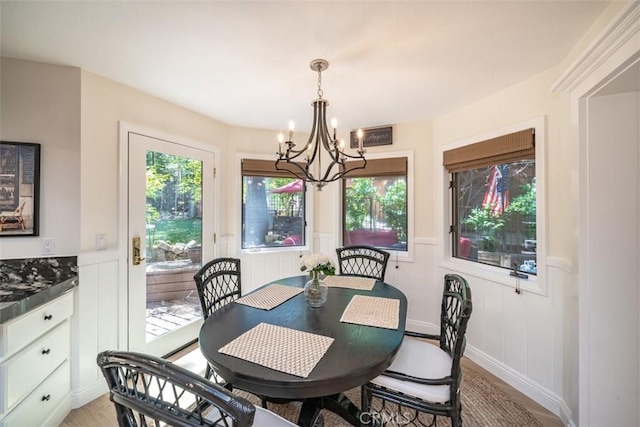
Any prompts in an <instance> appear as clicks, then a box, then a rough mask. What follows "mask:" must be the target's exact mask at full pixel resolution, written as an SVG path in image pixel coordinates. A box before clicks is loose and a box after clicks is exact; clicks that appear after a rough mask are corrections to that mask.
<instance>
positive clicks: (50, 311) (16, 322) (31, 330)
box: [0, 292, 73, 359]
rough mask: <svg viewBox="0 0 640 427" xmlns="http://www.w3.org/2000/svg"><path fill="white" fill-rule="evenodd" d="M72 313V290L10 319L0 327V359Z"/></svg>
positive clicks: (17, 349)
mask: <svg viewBox="0 0 640 427" xmlns="http://www.w3.org/2000/svg"><path fill="white" fill-rule="evenodd" d="M71 314H73V292H68V293H66V294H64V295H62V296H60V297H58V298H56V299H55V300H53V301H51V302H48V303H46V304H44V305H41V306H40V307H36V308H34V309H33V310H31V311H30V312H28V313H27V314H24V315H22V316H20V317H18V318H16V319H13V320H10V321H8V322H7V323H5V324H4V325H2V328H1V329H0V331H1V332H0V334H1V338H2V340H1V341H0V359H3V358H5V357H8V356H10V355H11V354H13V353H15V352H17V351H19V350H20V349H21V348H23V347H24V346H26V345H27V344H29V343H30V342H32V341H34V340H35V339H36V338H38V337H39V336H42V335H44V334H45V333H46V332H47V331H50V330H51V329H53V328H54V327H55V326H56V325H58V324H60V322H62V321H64V320H65V319H67V318H68V317H70V316H71Z"/></svg>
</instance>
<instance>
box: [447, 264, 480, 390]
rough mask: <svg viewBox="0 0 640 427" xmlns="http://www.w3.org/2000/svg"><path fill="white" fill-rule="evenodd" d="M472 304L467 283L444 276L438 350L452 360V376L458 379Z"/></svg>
mask: <svg viewBox="0 0 640 427" xmlns="http://www.w3.org/2000/svg"><path fill="white" fill-rule="evenodd" d="M472 310H473V303H472V300H471V288H469V283H467V281H466V280H465V279H464V278H463V277H462V276H459V275H457V274H447V275H445V276H444V292H443V294H442V308H441V311H440V348H441V349H442V350H444V351H446V352H447V353H448V354H449V356H451V358H452V359H453V366H452V376H454V377H458V378H460V377H461V376H460V375H459V373H460V359H462V355H463V354H464V349H465V347H466V344H467V340H466V338H465V333H466V332H467V324H468V322H469V318H470V317H471V311H472Z"/></svg>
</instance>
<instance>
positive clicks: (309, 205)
mask: <svg viewBox="0 0 640 427" xmlns="http://www.w3.org/2000/svg"><path fill="white" fill-rule="evenodd" d="M243 159H255V160H273V162H274V163H275V160H274V157H273V156H272V155H266V154H249V153H236V173H235V179H236V185H235V188H236V197H238V214H239V217H240V220H239V221H238V232H237V236H238V237H237V238H236V244H237V245H238V246H237V247H238V248H239V249H240V253H242V254H266V253H274V252H279V253H281V252H301V251H309V250H310V248H312V247H313V245H312V241H311V239H312V234H313V233H311V232H310V230H313V193H312V192H311V190H312V189H311V188H309V187H307V194H306V196H305V198H304V199H305V206H304V209H305V216H306V218H305V219H306V221H307V226H306V227H305V230H304V243H305V244H304V246H282V247H279V248H278V247H265V248H251V249H243V248H242V160H243ZM291 178H294V177H293V176H292V177H291Z"/></svg>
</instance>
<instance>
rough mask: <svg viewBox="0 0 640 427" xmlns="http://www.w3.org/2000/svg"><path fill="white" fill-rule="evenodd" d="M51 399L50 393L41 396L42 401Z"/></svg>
mask: <svg viewBox="0 0 640 427" xmlns="http://www.w3.org/2000/svg"><path fill="white" fill-rule="evenodd" d="M49 399H51V395H50V394H47V395H46V396H42V401H43V402H44V401H45V400H49Z"/></svg>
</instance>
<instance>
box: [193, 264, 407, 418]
mask: <svg viewBox="0 0 640 427" xmlns="http://www.w3.org/2000/svg"><path fill="white" fill-rule="evenodd" d="M307 280H309V276H307V275H302V276H294V277H288V278H285V279H279V280H275V281H273V282H271V283H268V284H266V285H265V286H268V285H270V284H272V283H280V284H283V285H289V286H297V287H301V288H302V287H304V284H305V283H306V281H307ZM354 295H369V296H376V297H383V298H394V299H397V300H399V301H400V312H399V323H398V329H396V330H392V329H384V328H377V327H372V326H364V325H356V324H350V323H342V322H340V318H341V316H342V313H343V312H344V310H345V308H346V307H347V304H349V301H351V298H352V297H353V296H354ZM406 314H407V298H406V297H405V295H404V294H403V293H402V292H401V291H400V290H398V289H396V288H395V287H393V286H391V285H389V284H387V283H383V282H381V281H377V282H376V284H375V285H374V287H373V289H372V290H371V291H365V290H356V289H346V288H336V287H329V295H328V299H327V302H326V303H325V304H324V306H322V307H319V308H312V307H309V306H308V305H307V303H306V301H305V299H304V295H303V294H302V293H300V294H298V295H296V296H295V297H293V298H291V299H290V300H288V301H286V302H284V303H282V304H280V305H279V306H277V307H275V308H273V309H271V310H261V309H258V308H254V307H249V306H246V305H243V304H239V303H236V302H232V303H230V304H227V305H226V306H224V307H222V308H220V309H218V310H217V311H215V312H214V313H213V314H212V315H211V316H209V318H208V319H207V320H206V321H205V322H204V325H203V326H202V328H201V329H200V336H199V344H200V349H201V351H202V353H203V355H204V356H205V358H206V359H207V360H208V361H209V363H211V366H212V367H213V368H214V369H215V371H216V372H217V373H218V374H219V375H220V376H222V378H224V379H225V380H226V381H228V382H229V383H231V384H232V385H233V387H236V388H239V389H241V390H245V391H248V392H250V393H253V394H256V395H258V396H262V397H266V398H268V399H274V400H280V399H281V400H300V401H302V402H303V404H302V408H301V411H300V416H299V418H298V425H301V426H307V425H309V426H310V425H313V423H314V421H315V419H316V417H317V416H318V414H319V412H320V410H321V409H328V410H330V411H333V412H335V413H337V414H338V415H340V416H341V417H343V418H344V419H345V420H347V421H348V422H349V423H351V424H352V425H360V423H361V422H360V411H359V409H358V408H357V407H356V406H355V405H354V404H353V403H352V402H351V401H350V400H349V399H348V398H346V396H344V394H343V393H342V392H344V391H347V390H349V389H351V388H354V387H358V386H360V385H362V384H365V383H366V382H368V381H369V380H371V379H373V378H375V377H376V376H378V375H380V374H381V373H382V372H383V371H384V370H385V369H386V368H387V367H389V365H391V362H392V361H393V359H394V357H395V355H396V353H397V351H398V350H399V348H400V345H401V344H402V338H403V335H404V330H405V322H406ZM260 323H270V324H273V325H279V326H284V327H287V328H291V329H297V330H300V331H305V332H310V333H313V334H318V335H325V336H329V337H332V338H334V339H335V341H334V342H333V343H332V344H331V346H330V347H329V349H328V350H327V352H326V353H325V355H324V356H323V357H322V359H320V361H319V362H318V364H317V365H316V366H315V367H314V369H313V370H312V371H311V373H310V374H309V376H308V377H307V378H301V377H298V376H295V375H290V374H287V373H284V372H280V371H276V370H273V369H270V368H267V367H264V366H261V365H258V364H255V363H252V362H248V361H246V360H243V359H239V358H235V357H232V356H228V355H226V354H222V353H220V352H219V351H218V350H219V349H220V348H221V347H223V346H224V345H226V344H228V343H229V342H231V341H233V340H234V339H235V338H237V337H238V336H240V335H241V334H243V333H245V332H246V331H248V330H250V329H252V328H253V327H254V326H257V325H258V324H260Z"/></svg>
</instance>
